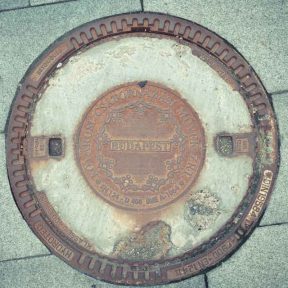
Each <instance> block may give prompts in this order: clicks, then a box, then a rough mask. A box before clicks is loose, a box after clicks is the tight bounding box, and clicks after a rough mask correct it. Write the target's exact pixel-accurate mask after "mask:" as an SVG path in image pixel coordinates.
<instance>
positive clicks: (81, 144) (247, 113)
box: [7, 13, 278, 285]
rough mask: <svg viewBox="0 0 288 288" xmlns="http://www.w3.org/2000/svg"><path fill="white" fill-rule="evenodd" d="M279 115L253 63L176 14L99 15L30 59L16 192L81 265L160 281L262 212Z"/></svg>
mask: <svg viewBox="0 0 288 288" xmlns="http://www.w3.org/2000/svg"><path fill="white" fill-rule="evenodd" d="M277 139H278V138H277V127H276V123H275V117H274V114H273V110H272V107H271V104H270V101H269V98H268V96H267V94H266V92H265V90H264V88H263V86H262V85H261V82H260V81H259V79H258V77H257V76H256V75H255V73H254V71H253V70H252V69H251V66H250V65H249V64H248V63H247V62H246V61H245V60H244V59H243V58H242V57H241V56H240V55H239V54H238V53H237V52H236V51H235V50H234V49H233V48H232V47H231V46H229V44H227V43H226V42H225V41H224V40H223V39H222V38H220V37H219V36H217V35H215V34H213V33H212V32H210V31H208V30H206V29H205V28H203V27H200V26H199V25H197V24H194V23H191V22H189V21H186V20H183V19H178V18H175V17H172V16H167V15H158V14H151V13H150V14H127V15H119V16H115V17H110V18H105V19H101V20H96V21H93V22H90V23H88V24H85V25H84V26H81V27H80V28H77V29H76V30H73V31H72V32H70V33H68V34H67V35H65V36H64V37H62V38H61V39H60V40H58V41H57V42H56V43H55V44H53V45H52V46H51V47H49V49H48V50H47V51H45V52H44V53H43V55H42V56H41V57H40V58H39V59H38V60H37V62H36V63H35V64H33V65H32V67H31V69H30V70H29V71H28V72H27V74H26V76H25V78H24V80H23V82H22V84H21V88H20V89H19V91H18V92H17V95H16V98H15V101H14V103H13V106H12V110H11V115H10V119H9V126H8V135H7V163H8V173H9V179H10V183H11V187H12V190H13V194H14V196H15V199H16V201H17V204H18V206H19V209H20V210H21V212H22V214H23V216H24V217H25V219H26V221H27V222H28V224H29V226H30V227H31V228H32V230H33V231H34V233H35V234H36V235H37V236H38V237H39V238H40V239H41V240H42V241H43V243H45V245H46V246H47V247H48V248H49V249H50V250H51V251H52V252H53V253H54V254H56V255H57V256H58V257H60V258H61V259H63V260H64V261H66V262H67V263H68V264H70V265H71V266H73V267H75V268H77V269H79V270H80V271H82V272H84V273H86V274H88V275H91V276H93V277H96V278H98V279H102V280H105V281H109V282H113V283H118V284H136V285H137V284H138V285H141V284H143V285H148V284H163V283H168V282H171V281H176V280H181V279H184V278H187V277H190V276H193V275H196V274H199V273H201V272H203V271H205V270H206V269H209V268H211V267H213V266H215V265H216V264H217V263H219V262H220V261H222V260H223V259H224V258H225V257H226V256H228V255H229V254H231V253H232V252H233V251H235V249H236V248H237V247H238V246H239V245H240V243H241V242H242V241H243V239H244V238H245V237H247V235H248V234H249V233H250V232H251V230H252V228H253V227H255V225H256V223H257V221H258V219H259V217H260V216H261V214H262V213H263V211H264V209H265V207H266V205H267V201H268V198H269V195H270V192H271V189H272V186H273V183H274V181H275V177H276V174H277V162H278V146H277Z"/></svg>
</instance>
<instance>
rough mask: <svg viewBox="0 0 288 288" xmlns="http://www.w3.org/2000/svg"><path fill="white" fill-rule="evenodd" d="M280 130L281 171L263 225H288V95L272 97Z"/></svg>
mask: <svg viewBox="0 0 288 288" xmlns="http://www.w3.org/2000/svg"><path fill="white" fill-rule="evenodd" d="M272 100H273V104H274V109H275V112H276V115H277V120H278V126H279V130H280V151H281V154H280V158H281V161H280V169H279V174H278V178H277V181H276V184H275V188H274V191H273V193H272V196H271V199H270V203H269V205H268V208H267V210H266V212H265V214H264V216H263V218H262V221H261V225H269V224H274V223H282V222H287V223H288V209H287V207H288V195H287V192H288V188H287V187H288V177H287V175H288V116H287V115H288V113H287V111H288V110H287V109H288V93H285V94H279V95H274V96H273V97H272Z"/></svg>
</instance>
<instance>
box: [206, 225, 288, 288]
mask: <svg viewBox="0 0 288 288" xmlns="http://www.w3.org/2000/svg"><path fill="white" fill-rule="evenodd" d="M287 245H288V225H284V224H283V225H276V226H270V227H260V228H257V229H256V230H255V231H254V233H253V234H252V235H251V237H250V239H249V240H248V241H247V242H245V244H244V245H243V246H242V247H241V248H240V249H239V250H238V251H237V252H236V253H235V254H234V255H233V256H232V257H231V258H229V260H227V261H225V262H224V263H223V264H222V265H221V266H219V267H218V268H215V269H214V270H212V271H211V272H209V273H208V284H209V288H219V287H221V288H234V287H235V288H242V287H243V288H247V287H249V288H260V287H273V288H283V287H288V278H287V273H288V265H287V258H288V249H287V248H286V247H287Z"/></svg>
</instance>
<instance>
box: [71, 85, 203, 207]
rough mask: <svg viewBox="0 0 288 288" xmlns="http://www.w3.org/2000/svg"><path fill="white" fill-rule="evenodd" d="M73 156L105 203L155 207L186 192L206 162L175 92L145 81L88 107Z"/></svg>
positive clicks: (195, 125)
mask: <svg viewBox="0 0 288 288" xmlns="http://www.w3.org/2000/svg"><path fill="white" fill-rule="evenodd" d="M76 154H77V157H78V160H79V163H80V168H81V171H82V173H83V175H84V177H85V179H86V180H87V182H88V183H89V185H90V187H91V188H92V189H93V191H94V192H95V193H96V194H97V195H98V196H100V197H101V198H102V199H104V200H105V201H106V202H108V203H110V204H111V205H113V206H116V207H118V208H122V209H127V210H137V211H145V210H151V209H157V208H162V207H164V206H167V205H169V204H171V203H173V202H175V200H177V199H178V198H179V197H181V196H182V195H183V194H185V193H186V192H189V191H190V189H191V186H192V185H193V184H194V182H195V180H196V179H197V177H198V175H199V173H200V170H201V168H202V166H203V162H204V158H205V137H204V130H203V128H202V125H201V122H200V120H199V117H198V115H197V113H196V112H195V111H194V109H193V108H192V107H191V106H190V105H189V104H188V103H187V102H186V101H185V100H183V99H182V98H181V96H180V95H179V94H178V93H177V92H175V91H173V90H171V89H168V88H167V87H164V86H162V85H159V84H156V83H152V82H147V81H144V82H139V83H137V82H134V83H127V84H124V85H120V86H117V87H115V88H113V89H112V90H109V91H107V92H106V93H104V94H103V95H102V96H101V97H99V98H98V99H97V100H96V101H95V102H94V103H92V105H91V106H90V107H89V109H88V111H87V112H86V113H85V115H84V117H83V119H82V122H81V124H80V127H79V130H78V134H77V139H76Z"/></svg>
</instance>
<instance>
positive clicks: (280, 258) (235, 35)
mask: <svg viewBox="0 0 288 288" xmlns="http://www.w3.org/2000/svg"><path fill="white" fill-rule="evenodd" d="M35 1H36V0H35ZM32 2H33V1H31V4H32ZM42 2H43V1H42ZM45 2H46V4H47V2H48V1H45ZM19 3H20V4H21V3H22V4H21V5H22V7H20V6H19V5H20V4H19ZM23 3H24V4H23ZM26 3H27V1H20V0H11V1H10V0H9V1H8V0H7V1H3V0H2V1H0V10H3V9H14V8H15V9H16V10H12V11H2V12H0V29H1V42H0V51H1V53H0V63H1V68H2V69H1V72H0V110H1V114H0V131H1V132H2V134H1V140H0V143H1V144H0V151H1V152H0V183H1V184H0V189H1V190H0V201H1V205H0V217H1V222H0V243H1V244H0V287H1V288H2V287H3V288H8V287H9V288H10V287H21V288H22V287H29V288H30V287H39V288H42V287H49V288H54V287H55V288H56V287H69V288H70V287H72V288H74V287H81V288H82V287H84V288H85V287H87V288H90V287H91V288H95V287H103V288H104V287H112V286H111V285H108V284H106V283H100V282H99V281H96V280H93V279H91V278H89V277H88V276H85V275H83V274H80V273H79V272H77V271H75V270H73V269H72V268H70V267H68V266H67V265H66V264H64V263H63V262H62V261H60V260H59V259H57V258H56V257H54V256H47V255H49V251H48V250H47V249H46V248H45V247H44V246H43V245H42V244H41V243H40V242H39V241H38V240H37V238H36V237H35V236H34V235H33V233H32V232H31V231H30V230H29V228H28V227H27V225H26V223H25V222H24V220H23V219H22V217H21V215H20V213H19V211H18V209H17V207H16V205H15V203H14V202H13V198H12V196H11V192H10V189H9V184H8V181H7V176H6V170H5V160H4V154H5V153H4V134H3V131H4V125H5V122H6V118H7V115H8V110H9V106H10V104H11V101H12V99H13V97H14V94H15V91H16V88H17V84H18V82H19V81H20V79H21V78H22V77H23V75H24V73H25V71H26V69H27V68H28V67H29V65H30V63H31V62H32V61H33V60H34V59H35V58H36V57H37V56H38V54H39V53H41V52H42V51H43V50H44V49H45V48H46V47H47V46H48V45H49V44H50V43H52V42H53V41H54V40H55V38H57V37H59V36H60V35H62V34H63V33H65V32H66V31H68V30H70V29H72V28H73V27H76V26H78V25H80V24H82V23H84V22H87V21H89V20H92V19H95V18H99V17H103V16H107V15H111V14H118V13H123V12H128V11H131V12H132V11H140V10H141V3H140V2H138V1H133V0H130V1H129V0H125V1H116V0H115V1H112V0H109V1H96V0H95V1H92V0H90V1H89V0H79V1H75V2H74V1H73V2H65V3H53V5H52V4H50V5H49V3H48V4H47V5H44V6H39V7H37V6H35V7H30V6H29V7H27V8H25V7H23V6H25V5H26ZM8 6H9V7H8ZM19 7H20V8H21V9H19ZM287 7H288V1H287V0H275V1H269V0H264V1H259V0H254V1H248V0H247V1H246V0H245V1H244V0H241V1H237V2H236V1H224V0H220V1H217V2H216V1H212V0H209V1H200V0H192V1H188V0H187V1H184V0H182V1H177V2H176V1H173V0H169V1H168V0H164V1H157V0H147V1H144V9H145V10H146V11H148V10H149V11H158V12H162V13H170V14H174V15H176V16H180V17H183V18H188V19H190V20H192V21H195V22H198V23H199V24H202V25H204V26H206V27H208V28H209V29H211V30H212V31H215V32H217V33H219V34H220V35H221V36H223V37H224V38H226V39H227V40H228V41H229V42H231V43H232V44H233V45H234V46H235V47H236V49H238V50H239V51H240V52H241V53H242V54H243V56H244V57H245V58H246V59H247V60H248V61H249V62H250V64H251V65H252V66H253V67H254V68H255V69H256V71H257V73H258V74H259V76H260V77H261V79H262V80H263V82H264V85H265V86H266V88H267V90H268V92H269V93H271V94H272V98H273V103H274V106H275V110H276V115H277V118H278V121H279V128H280V133H281V135H280V136H281V158H282V161H281V166H280V173H279V177H278V180H277V183H276V187H275V191H274V193H273V195H272V198H271V201H270V205H269V207H268V209H267V211H266V213H265V215H264V217H263V219H262V222H261V225H263V226H265V227H259V228H257V229H256V230H255V231H254V233H253V234H252V236H251V237H250V238H249V239H248V240H247V241H246V242H245V244H244V245H243V246H242V247H241V248H240V249H239V250H238V251H237V252H236V253H235V254H234V255H233V256H232V257H231V258H230V259H229V260H227V261H225V262H224V263H223V264H222V265H221V266H219V267H218V268H215V269H214V270H212V271H210V272H209V273H208V274H207V278H206V280H207V281H204V280H205V279H204V276H199V277H196V278H192V280H186V281H184V282H182V283H178V284H177V285H178V287H196V288H197V287H199V288H200V287H217V288H218V287H221V288H226V287H227V288H228V287H237V288H238V287H240V288H241V287H249V288H250V287H252V288H254V287H255V288H258V287H259V288H260V287H281V288H282V287H288V276H287V275H288V265H287V258H288V255H287V247H288V225H287V223H288V214H287V213H288V212H287V210H288V209H287V204H288V195H287V192H286V189H287V188H286V187H287V182H288V181H287V178H288V177H287V176H288V175H287V152H288V151H287V149H288V148H287V136H288V135H287V133H288V121H287V105H288V103H287V102H288V101H287V99H288V93H285V91H286V92H288V83H287V67H288V53H287V44H288V37H287V36H288V35H287V34H288V32H287V31H288V24H287V23H288V16H287V13H288V11H287V10H288V8H287ZM285 223H286V224H285ZM168 287H169V286H168ZM171 287H173V286H171Z"/></svg>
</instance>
